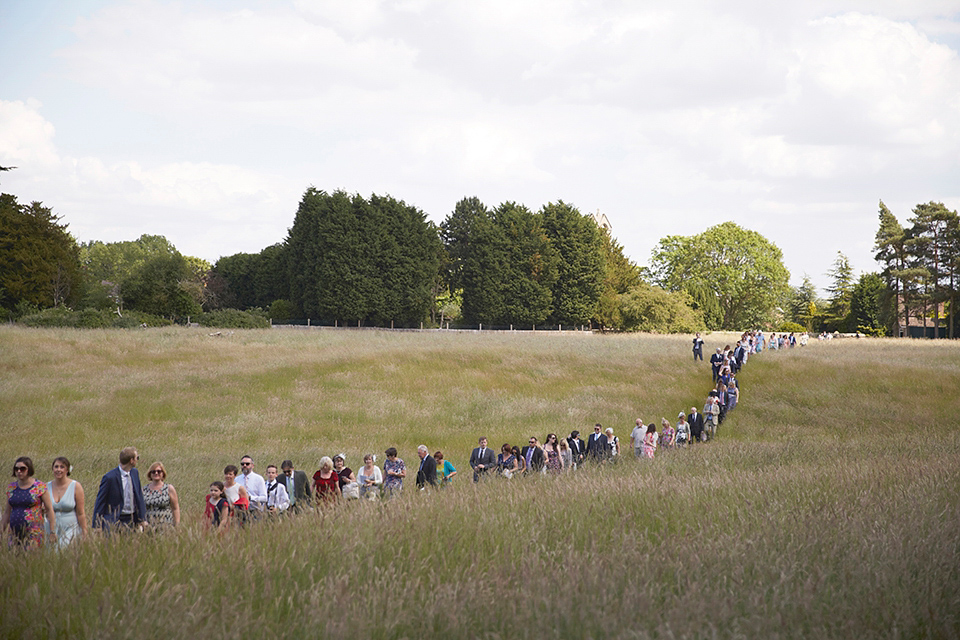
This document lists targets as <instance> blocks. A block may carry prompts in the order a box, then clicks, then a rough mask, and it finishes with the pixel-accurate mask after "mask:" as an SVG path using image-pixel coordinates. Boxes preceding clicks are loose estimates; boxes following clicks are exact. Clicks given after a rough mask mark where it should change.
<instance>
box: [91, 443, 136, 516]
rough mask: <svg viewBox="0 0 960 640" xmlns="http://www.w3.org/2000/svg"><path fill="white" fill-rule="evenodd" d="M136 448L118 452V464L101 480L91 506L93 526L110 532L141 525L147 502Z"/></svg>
mask: <svg viewBox="0 0 960 640" xmlns="http://www.w3.org/2000/svg"><path fill="white" fill-rule="evenodd" d="M138 460H140V455H139V454H138V453H137V449H136V448H135V447H127V448H125V449H124V450H123V451H121V452H120V466H118V467H117V468H115V469H111V470H110V471H108V472H107V473H106V474H104V476H103V478H102V479H101V480H100V489H99V490H98V491H97V501H96V503H95V504H94V507H93V525H94V526H95V527H101V528H103V529H104V530H106V531H109V530H110V529H112V528H115V527H124V528H127V529H133V528H134V527H137V528H142V527H143V522H144V520H145V519H146V513H147V505H146V503H145V502H144V501H143V490H142V489H141V484H140V473H139V472H138V471H137V461H138Z"/></svg>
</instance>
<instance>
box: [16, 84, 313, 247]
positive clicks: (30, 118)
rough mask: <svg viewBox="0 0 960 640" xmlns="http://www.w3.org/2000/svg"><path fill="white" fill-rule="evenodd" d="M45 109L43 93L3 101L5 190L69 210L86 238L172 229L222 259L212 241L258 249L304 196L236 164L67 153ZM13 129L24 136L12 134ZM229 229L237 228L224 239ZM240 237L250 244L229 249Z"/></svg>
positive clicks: (177, 240) (179, 238)
mask: <svg viewBox="0 0 960 640" xmlns="http://www.w3.org/2000/svg"><path fill="white" fill-rule="evenodd" d="M39 110H40V104H39V103H38V102H36V101H28V102H27V103H22V102H6V101H3V100H0V164H3V165H4V166H7V165H15V166H17V167H18V169H17V170H16V171H12V172H10V173H8V174H5V175H4V186H3V188H4V190H5V191H7V190H9V191H11V192H13V193H19V194H22V199H23V200H24V201H29V200H35V199H36V200H43V201H45V202H46V204H47V205H48V206H51V207H53V208H54V209H55V210H56V211H57V212H59V213H61V214H64V215H65V221H66V222H68V223H69V224H70V230H71V232H72V233H73V234H74V235H75V236H77V237H78V238H79V239H80V240H106V241H116V240H130V239H134V238H137V237H139V236H140V235H142V234H144V233H150V234H157V235H168V236H169V238H170V239H171V240H173V241H174V244H176V246H177V247H178V248H179V249H180V250H181V251H183V252H185V253H190V251H191V250H195V251H197V252H198V253H197V255H200V257H204V258H207V259H216V258H217V257H219V255H220V254H217V255H213V253H211V249H212V248H214V247H219V248H220V249H219V250H220V251H221V252H223V253H235V252H237V251H242V250H247V251H259V249H261V248H263V246H266V245H267V244H272V243H273V242H277V241H279V240H281V239H282V235H283V230H284V229H285V226H284V225H283V223H282V222H279V221H280V220H283V219H284V218H286V217H287V215H288V212H290V211H291V209H292V208H294V207H295V204H293V203H295V198H297V197H298V194H297V192H296V191H295V190H289V191H286V192H284V191H283V188H284V187H285V186H288V185H285V183H284V181H283V180H281V179H278V178H277V177H276V176H270V175H261V174H259V173H257V172H255V171H252V170H250V169H247V168H243V167H240V166H237V165H218V164H213V163H206V162H205V163H190V162H176V163H166V164H160V165H156V166H149V167H144V166H142V165H141V164H140V163H139V162H137V161H124V162H117V163H112V164H107V163H105V162H104V161H103V160H101V159H99V158H95V157H80V158H74V157H70V156H65V155H61V154H60V153H59V152H58V150H57V148H56V145H55V143H54V139H53V138H54V127H53V125H52V124H51V123H49V122H47V121H46V120H45V119H44V118H43V116H42V115H41V114H40V112H39ZM13 132H16V133H17V135H6V134H7V133H11V134H12V133H13ZM38 194H43V195H42V196H40V195H38ZM271 213H273V214H276V215H270V214H271ZM280 214H282V215H280ZM289 220H292V214H291V215H290V217H289V219H288V221H289ZM227 229H232V230H233V234H232V235H231V237H230V238H229V239H227V241H226V242H224V241H223V240H224V234H225V232H226V231H227ZM265 232H266V233H265ZM208 234H209V235H208ZM233 243H236V244H237V245H240V246H242V248H237V249H235V250H231V248H230V245H231V244H233Z"/></svg>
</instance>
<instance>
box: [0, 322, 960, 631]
mask: <svg viewBox="0 0 960 640" xmlns="http://www.w3.org/2000/svg"><path fill="white" fill-rule="evenodd" d="M732 339H734V338H730V337H729V336H720V335H716V334H714V335H712V336H707V342H706V345H705V346H706V348H705V350H704V351H705V354H709V353H710V352H711V351H712V350H713V349H714V348H715V347H716V346H720V344H721V341H722V342H723V343H726V342H727V341H728V340H732ZM740 378H741V386H742V388H743V395H742V397H741V404H740V406H739V407H738V408H737V410H736V411H735V412H734V413H733V414H731V416H730V418H729V419H728V421H727V422H726V423H725V424H724V427H723V429H722V431H721V435H720V438H719V439H718V440H717V441H714V442H712V443H709V444H708V445H706V446H699V447H697V448H695V449H693V450H687V451H672V452H661V453H660V454H658V457H657V459H655V460H654V461H652V462H650V461H647V462H643V463H641V462H635V461H633V460H630V459H625V460H624V461H623V462H622V463H621V464H619V465H616V466H613V467H608V468H604V469H601V470H594V469H588V470H584V471H583V472H580V473H577V474H574V475H569V476H563V477H560V478H552V477H536V478H532V479H528V480H524V481H518V480H515V481H510V482H496V481H494V482H487V483H482V484H481V485H479V486H474V485H473V484H472V483H471V482H469V478H468V475H469V474H468V473H466V472H467V471H469V468H468V466H467V464H466V460H467V457H468V455H469V452H470V449H471V448H472V447H473V446H475V443H476V439H477V437H478V436H479V435H487V436H489V438H490V441H491V444H492V445H494V446H499V444H500V443H502V442H504V441H508V442H511V443H521V442H524V441H525V439H526V438H527V437H528V436H529V435H531V434H532V435H537V436H538V437H540V438H541V439H542V438H543V436H544V435H545V434H546V433H547V432H550V431H555V432H557V433H561V434H567V433H569V431H570V430H571V429H574V428H579V429H580V430H581V431H586V430H588V428H589V426H590V425H592V424H593V423H594V422H601V423H603V424H604V426H613V427H614V428H615V429H616V432H617V434H618V435H619V436H620V438H621V441H622V444H623V445H626V446H625V450H629V443H628V441H629V427H630V426H631V425H632V423H633V420H634V418H636V417H642V418H643V419H644V420H645V421H650V420H654V419H656V420H657V421H659V418H660V417H661V416H665V417H668V418H671V419H673V418H674V417H675V416H676V414H677V412H678V411H679V410H681V409H689V407H690V406H691V405H694V404H695V405H697V406H698V407H701V406H702V404H703V399H704V396H705V395H706V391H707V389H708V387H709V380H710V374H709V364H708V363H702V364H696V365H695V364H694V363H693V362H692V361H691V358H690V351H689V338H687V337H660V336H599V335H573V334H567V335H551V334H547V333H538V334H529V333H516V334H507V333H501V334H493V333H487V334H470V333H462V334H461V333H449V334H447V333H422V334H421V333H390V332H378V331H349V332H348V331H341V332H335V331H279V330H273V331H270V330H264V331H237V332H235V333H234V334H233V335H230V336H224V337H221V338H214V337H210V336H208V335H207V332H206V331H202V330H190V329H181V328H172V329H161V330H145V331H128V332H124V331H66V330H24V329H20V328H15V327H2V328H0V409H2V412H0V436H2V437H0V454H2V455H0V461H5V464H6V465H7V466H6V467H5V468H9V467H10V466H12V462H13V460H14V458H16V456H18V455H29V456H31V457H32V458H33V459H34V462H35V463H36V464H37V467H38V477H39V478H40V479H45V480H46V479H49V478H50V473H49V471H48V469H49V466H50V463H51V461H52V458H53V457H54V456H56V455H67V456H68V457H69V458H70V459H71V461H72V463H73V465H74V469H75V471H74V474H73V477H74V478H75V479H77V480H79V481H80V482H81V483H82V484H83V485H84V487H85V488H86V489H87V492H88V495H89V498H88V500H89V506H88V509H90V508H92V502H93V496H94V495H95V492H96V487H97V484H98V482H99V478H100V476H101V475H102V474H103V473H104V472H106V471H107V470H109V469H110V468H111V467H113V466H115V465H116V459H117V453H118V452H119V450H120V448H121V447H123V446H125V445H128V444H133V445H136V446H137V447H138V448H139V451H140V454H141V464H140V467H141V469H145V468H146V467H147V466H148V465H149V464H150V463H151V462H153V461H154V460H161V461H163V462H164V464H165V465H166V467H167V469H168V473H169V474H170V475H169V478H168V480H169V481H170V482H171V483H173V484H174V485H175V486H176V487H177V489H178V491H179V493H180V496H181V501H182V504H183V509H184V524H185V526H184V527H182V529H181V530H180V531H179V532H177V534H176V535H169V536H164V537H156V536H149V535H145V536H137V537H130V538H124V539H115V540H111V541H109V542H103V541H101V540H94V541H90V543H87V544H80V545H76V546H75V547H74V548H71V549H69V550H67V551H66V552H64V553H62V554H54V553H37V554H30V555H27V556H25V555H23V554H14V553H9V552H6V551H2V552H0V599H2V600H0V636H2V637H26V636H37V637H104V638H123V637H145V636H148V635H149V636H154V637H159V638H180V637H226V636H234V637H245V638H261V637H273V636H279V637H321V636H323V637H329V638H351V639H361V638H404V637H408V638H414V637H419V638H430V637H449V638H460V637H477V638H544V637H546V638H576V637H583V638H645V637H660V638H669V637H746V638H759V637H763V638H771V637H773V638H776V637H784V638H786V637H812V638H824V637H833V638H849V637H857V638H872V637H877V638H879V637H883V638H889V637H895V638H896V637H905V638H919V637H932V638H952V637H958V636H960V462H958V461H960V419H958V416H960V344H953V343H947V342H946V341H940V342H939V343H933V342H914V341H894V340H869V341H868V340H859V341H856V340H847V341H833V342H830V343H823V344H819V343H816V342H813V343H812V344H811V345H810V346H808V347H806V348H803V349H801V348H799V347H798V348H796V349H793V350H790V351H786V352H777V353H765V354H763V355H761V356H758V357H756V358H753V359H751V361H750V362H749V363H748V365H747V367H746V368H745V369H744V372H743V373H742V375H741V376H740ZM420 442H423V443H425V444H427V445H428V446H429V447H430V448H431V450H435V449H442V450H443V451H444V452H445V453H446V454H447V457H448V458H449V459H451V460H452V461H453V463H454V464H455V465H456V466H457V468H458V469H460V470H461V472H462V473H461V475H460V476H459V477H458V478H457V480H456V482H455V486H454V487H452V488H451V489H450V490H447V491H442V492H433V493H428V494H422V493H418V492H415V491H411V490H410V489H411V488H412V487H413V481H412V477H408V481H407V484H408V487H407V492H406V493H405V494H404V495H403V496H401V498H399V499H398V500H395V501H393V502H391V503H389V504H382V505H369V504H345V505H341V506H340V507H338V508H335V509H332V510H328V511H326V512H325V513H323V514H321V515H317V516H315V515H308V516H304V517H301V518H297V519H287V520H284V521H281V522H279V523H276V524H270V525H262V526H258V527H256V528H253V529H250V530H247V531H242V532H239V531H238V532H232V533H230V534H229V535H227V536H225V537H223V538H218V537H216V536H212V535H208V534H206V532H204V530H203V528H202V526H200V525H201V523H200V519H201V517H200V516H201V514H202V499H203V495H204V493H205V492H206V488H207V486H208V484H209V483H210V482H211V481H212V480H215V479H219V478H220V475H221V474H220V471H221V470H222V468H223V466H224V465H226V464H228V463H234V464H235V463H236V462H237V461H238V460H239V458H240V456H241V455H242V454H245V453H249V454H250V455H252V456H253V457H254V458H255V460H256V461H257V468H258V471H261V472H262V471H263V468H264V467H265V466H266V464H268V463H269V462H275V463H279V461H281V460H282V459H284V458H292V459H293V460H294V463H295V464H296V465H297V467H298V468H302V469H305V470H307V471H308V474H309V473H312V471H313V470H314V469H315V468H316V465H317V461H318V459H319V457H320V456H321V455H332V454H334V453H336V452H340V451H344V452H346V454H347V458H348V464H349V465H350V466H352V467H354V468H356V467H357V466H358V464H359V459H360V456H361V454H362V453H364V452H367V451H373V452H377V453H378V454H382V452H383V450H384V449H385V448H386V447H388V446H396V447H398V449H399V450H400V456H401V457H402V458H403V459H405V460H406V461H407V464H408V467H410V466H412V465H413V463H414V462H415V461H416V453H415V447H416V445H417V444H418V443H420ZM378 460H381V461H382V456H381V457H379V458H378Z"/></svg>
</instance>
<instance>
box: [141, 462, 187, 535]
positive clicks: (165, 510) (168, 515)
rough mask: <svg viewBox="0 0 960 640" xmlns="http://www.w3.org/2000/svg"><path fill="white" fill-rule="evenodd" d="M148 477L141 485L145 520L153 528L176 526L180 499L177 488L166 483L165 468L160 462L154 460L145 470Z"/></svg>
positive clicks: (178, 519)
mask: <svg viewBox="0 0 960 640" xmlns="http://www.w3.org/2000/svg"><path fill="white" fill-rule="evenodd" d="M147 477H148V478H150V482H148V483H147V484H146V485H144V487H143V501H144V502H145V503H146V505H147V522H148V523H149V524H150V526H151V527H153V528H155V529H158V530H160V529H164V528H167V527H176V526H178V525H179V524H180V500H179V498H177V490H176V489H174V488H173V485H172V484H167V470H166V469H165V468H164V467H163V463H162V462H154V463H153V464H152V465H150V469H149V470H148V471H147Z"/></svg>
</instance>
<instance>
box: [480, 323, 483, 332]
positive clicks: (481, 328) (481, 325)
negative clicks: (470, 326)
mask: <svg viewBox="0 0 960 640" xmlns="http://www.w3.org/2000/svg"><path fill="white" fill-rule="evenodd" d="M480 331H483V323H482V322H481V323H480Z"/></svg>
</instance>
